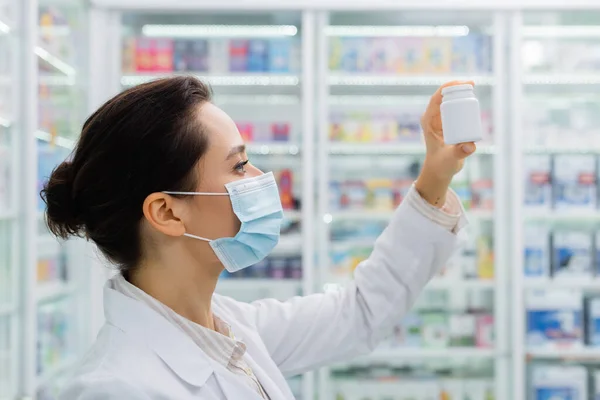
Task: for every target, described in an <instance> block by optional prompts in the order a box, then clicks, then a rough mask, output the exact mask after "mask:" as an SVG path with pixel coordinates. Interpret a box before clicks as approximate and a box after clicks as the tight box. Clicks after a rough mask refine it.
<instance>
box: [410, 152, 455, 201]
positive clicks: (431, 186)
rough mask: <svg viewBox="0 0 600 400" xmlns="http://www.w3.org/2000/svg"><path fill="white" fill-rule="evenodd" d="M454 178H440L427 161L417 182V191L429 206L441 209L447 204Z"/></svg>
mask: <svg viewBox="0 0 600 400" xmlns="http://www.w3.org/2000/svg"><path fill="white" fill-rule="evenodd" d="M451 182H452V178H444V177H440V174H439V173H436V170H435V169H434V168H433V167H432V166H431V165H430V164H429V163H428V162H427V160H425V163H424V164H423V169H422V170H421V174H420V175H419V178H417V181H416V182H415V189H417V192H419V194H420V195H421V197H422V198H423V199H424V200H425V201H427V202H428V203H429V204H431V205H433V206H435V207H438V208H441V207H443V206H444V204H445V203H446V194H447V193H448V188H449V187H450V183H451Z"/></svg>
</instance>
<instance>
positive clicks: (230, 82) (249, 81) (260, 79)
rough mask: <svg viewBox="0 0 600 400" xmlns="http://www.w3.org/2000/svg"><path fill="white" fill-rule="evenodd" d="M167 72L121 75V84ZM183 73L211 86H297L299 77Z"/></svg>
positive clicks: (134, 83)
mask: <svg viewBox="0 0 600 400" xmlns="http://www.w3.org/2000/svg"><path fill="white" fill-rule="evenodd" d="M173 75H174V73H168V74H147V75H123V76H122V77H121V85H123V86H134V85H139V84H141V83H144V82H148V81H152V80H154V79H159V78H164V77H167V76H173ZM183 75H195V76H197V77H198V78H199V79H202V80H203V81H205V82H208V83H209V84H211V85H213V86H298V85H299V84H300V78H299V77H298V75H284V74H243V75H242V74H226V75H209V74H205V73H194V72H189V73H187V74H183Z"/></svg>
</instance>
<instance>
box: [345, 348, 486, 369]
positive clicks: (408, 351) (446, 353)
mask: <svg viewBox="0 0 600 400" xmlns="http://www.w3.org/2000/svg"><path fill="white" fill-rule="evenodd" d="M496 355H497V352H496V350H495V349H493V348H478V347H446V348H436V349H427V348H418V347H392V348H381V349H377V350H375V351H374V352H373V353H371V354H369V355H366V356H362V357H358V358H356V359H355V360H352V361H349V362H345V363H338V364H337V365H336V366H335V367H334V369H335V368H336V367H337V368H340V367H347V366H349V365H355V364H358V365H365V364H395V363H397V362H398V361H403V360H413V359H414V360H419V361H420V360H427V359H430V360H431V359H433V360H435V359H444V360H448V359H455V360H460V359H474V358H475V359H493V358H494V357H495V356H496Z"/></svg>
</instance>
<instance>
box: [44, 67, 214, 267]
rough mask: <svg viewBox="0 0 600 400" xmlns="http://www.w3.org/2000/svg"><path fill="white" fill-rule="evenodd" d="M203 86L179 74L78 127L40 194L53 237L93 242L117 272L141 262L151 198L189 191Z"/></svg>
mask: <svg viewBox="0 0 600 400" xmlns="http://www.w3.org/2000/svg"><path fill="white" fill-rule="evenodd" d="M211 97H212V93H211V90H210V87H209V86H208V85H206V84H204V83H203V82H201V81H200V80H198V79H196V78H194V77H189V76H180V77H172V78H165V79H160V80H156V81H152V82H148V83H144V84H141V85H139V86H135V87H132V88H130V89H127V90H125V91H124V92H122V93H119V94H118V95H116V96H115V97H113V98H112V99H110V100H109V101H107V102H106V103H105V104H104V105H102V107H100V108H99V109H98V110H97V111H96V112H94V113H93V114H92V115H91V116H90V117H89V118H88V119H87V121H86V122H85V124H84V125H83V130H82V133H81V137H80V138H79V141H78V142H77V145H76V147H75V149H74V151H73V154H72V155H71V160H70V161H65V162H63V163H61V164H60V165H59V166H58V167H57V168H56V169H55V170H54V171H53V172H52V175H51V176H50V178H49V180H48V182H47V183H46V185H45V186H44V189H43V190H42V192H41V196H42V199H43V200H44V202H45V203H46V206H47V212H46V222H47V224H48V227H49V228H50V231H51V232H52V233H53V234H54V235H56V236H57V237H60V238H63V239H66V238H67V237H69V236H71V235H74V236H80V237H87V238H89V239H91V240H92V241H94V242H95V243H96V245H97V246H98V248H99V249H100V250H101V251H102V253H103V254H104V255H105V256H106V257H107V258H108V259H109V260H110V261H111V262H112V263H114V264H116V265H117V266H118V267H119V269H120V270H121V272H122V273H124V274H128V273H129V272H131V270H132V269H133V268H135V267H136V265H137V264H138V263H139V261H140V259H141V256H142V254H141V243H140V232H139V226H140V221H141V219H142V217H143V212H142V205H143V202H144V200H145V198H146V197H147V196H148V195H149V194H151V193H154V192H159V191H163V190H169V191H194V189H195V187H196V184H197V176H196V174H195V173H194V171H195V169H194V167H195V166H196V165H197V163H198V160H199V159H200V158H201V157H202V156H203V155H204V153H205V152H206V150H207V147H208V137H207V135H206V132H204V129H203V127H202V124H201V121H200V118H199V115H200V114H199V111H200V107H201V106H202V104H204V103H206V102H209V101H211Z"/></svg>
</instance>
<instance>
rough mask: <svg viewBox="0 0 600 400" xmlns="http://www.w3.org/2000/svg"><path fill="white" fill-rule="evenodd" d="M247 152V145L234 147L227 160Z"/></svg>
mask: <svg viewBox="0 0 600 400" xmlns="http://www.w3.org/2000/svg"><path fill="white" fill-rule="evenodd" d="M245 151H246V145H245V144H240V145H239V146H233V147H232V148H231V150H229V154H228V155H227V158H226V160H229V159H230V158H231V157H233V156H235V155H237V154H240V153H244V152H245Z"/></svg>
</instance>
